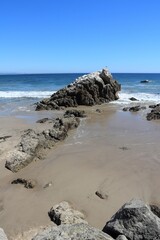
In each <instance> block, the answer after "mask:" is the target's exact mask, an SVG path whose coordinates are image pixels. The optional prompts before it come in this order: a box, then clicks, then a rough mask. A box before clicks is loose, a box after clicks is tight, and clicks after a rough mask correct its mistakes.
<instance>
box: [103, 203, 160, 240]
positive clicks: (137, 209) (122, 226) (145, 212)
mask: <svg viewBox="0 0 160 240" xmlns="http://www.w3.org/2000/svg"><path fill="white" fill-rule="evenodd" d="M103 231H104V232H105V233H107V234H109V235H111V236H112V237H113V238H117V237H118V236H119V235H124V236H125V237H127V239H128V240H139V239H143V240H151V239H155V240H158V239H160V219H159V218H158V217H157V216H156V215H155V214H154V213H153V212H152V211H151V209H150V207H149V206H148V205H146V204H144V203H143V202H142V201H141V200H136V199H134V200H132V201H130V202H129V203H126V204H125V205H123V206H122V208H121V209H120V210H119V211H118V212H117V213H116V214H115V215H114V216H113V217H112V218H111V220H110V221H108V222H107V223H106V225H105V227H104V228H103Z"/></svg>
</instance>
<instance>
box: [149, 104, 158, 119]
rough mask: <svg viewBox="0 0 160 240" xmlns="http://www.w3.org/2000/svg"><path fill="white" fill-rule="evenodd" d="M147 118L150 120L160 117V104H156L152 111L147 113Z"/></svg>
mask: <svg viewBox="0 0 160 240" xmlns="http://www.w3.org/2000/svg"><path fill="white" fill-rule="evenodd" d="M146 118H147V120H148V121H150V120H158V119H160V104H157V105H156V106H154V107H153V109H152V110H151V112H150V113H148V114H147V116H146Z"/></svg>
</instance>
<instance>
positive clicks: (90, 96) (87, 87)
mask: <svg viewBox="0 0 160 240" xmlns="http://www.w3.org/2000/svg"><path fill="white" fill-rule="evenodd" d="M120 90H121V85H120V84H119V83H118V82H117V81H116V80H114V79H113V77H112V75H111V74H110V72H109V71H108V69H102V70H101V71H97V72H94V73H90V74H87V75H84V76H82V77H79V78H78V79H76V80H75V82H73V83H71V84H69V85H68V86H67V87H65V88H63V89H61V90H59V91H57V92H56V93H54V94H53V95H52V96H51V97H50V98H48V99H44V100H42V101H41V102H40V103H38V104H37V107H36V110H37V111H39V110H53V109H60V108H64V107H77V106H78V105H86V106H92V105H95V104H102V103H105V102H109V101H113V100H117V99H118V95H117V92H118V91H120Z"/></svg>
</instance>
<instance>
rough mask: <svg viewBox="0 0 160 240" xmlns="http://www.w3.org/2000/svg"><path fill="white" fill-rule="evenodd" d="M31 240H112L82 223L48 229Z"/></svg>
mask: <svg viewBox="0 0 160 240" xmlns="http://www.w3.org/2000/svg"><path fill="white" fill-rule="evenodd" d="M32 240H113V238H112V237H110V236H109V235H107V234H106V233H104V232H102V231H100V230H98V229H96V228H94V227H91V226H89V225H88V224H84V223H77V224H64V225H60V226H58V227H50V228H48V229H46V230H45V231H44V232H42V233H41V234H38V235H36V236H35V237H34V238H33V239H32Z"/></svg>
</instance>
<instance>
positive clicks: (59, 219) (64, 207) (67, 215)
mask: <svg viewBox="0 0 160 240" xmlns="http://www.w3.org/2000/svg"><path fill="white" fill-rule="evenodd" d="M48 215H49V216H50V218H51V220H52V221H53V222H54V223H56V224H57V225H60V224H74V223H86V224H87V221H85V220H84V219H85V216H84V214H83V213H81V212H79V211H77V210H74V209H73V208H72V207H71V206H70V205H69V203H68V202H61V203H60V204H57V205H55V206H54V207H52V208H51V210H50V211H49V213H48Z"/></svg>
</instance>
